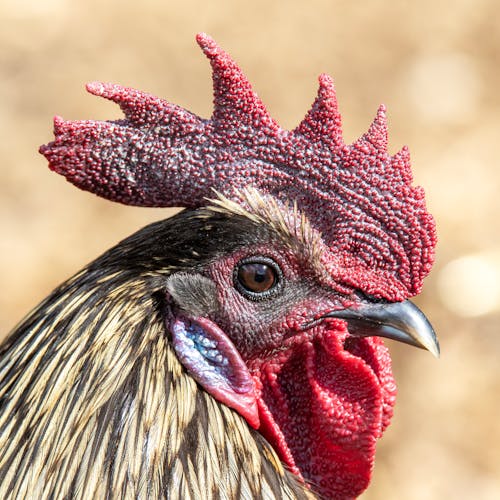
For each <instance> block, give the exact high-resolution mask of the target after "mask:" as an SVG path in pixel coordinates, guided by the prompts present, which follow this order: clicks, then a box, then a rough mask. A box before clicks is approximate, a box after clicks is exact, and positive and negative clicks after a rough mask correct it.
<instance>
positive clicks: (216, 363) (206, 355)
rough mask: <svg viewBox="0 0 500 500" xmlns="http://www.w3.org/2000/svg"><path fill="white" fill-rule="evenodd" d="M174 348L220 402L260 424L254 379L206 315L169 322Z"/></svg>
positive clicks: (179, 318)
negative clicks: (204, 316)
mask: <svg viewBox="0 0 500 500" xmlns="http://www.w3.org/2000/svg"><path fill="white" fill-rule="evenodd" d="M168 326H170V331H171V332H172V340H173V347H174V350H175V352H176V354H177V357H178V358H179V361H180V362H181V364H182V365H183V366H184V368H185V369H186V370H187V371H188V372H189V374H190V375H191V376H192V377H193V378H194V379H195V380H196V381H197V382H198V383H199V384H200V385H201V386H202V387H203V389H205V390H206V391H207V392H208V393H209V394H211V395H212V396H213V397H214V398H215V399H217V401H219V402H221V403H223V404H225V405H227V406H229V407H230V408H233V409H234V410H236V411H237V412H238V413H239V414H240V415H241V416H242V417H244V418H245V419H246V421H247V422H248V423H249V425H251V426H252V427H253V428H254V429H257V428H258V427H259V425H260V421H259V413H258V408H257V399H256V395H255V382H254V380H253V377H252V375H251V374H250V372H249V371H248V368H247V366H246V364H245V362H244V361H243V359H242V358H241V356H240V354H239V353H238V351H237V350H236V347H235V346H234V345H233V343H232V342H231V340H230V339H229V338H228V337H227V335H226V334H225V333H224V332H223V331H222V330H221V329H220V328H219V327H218V326H217V325H216V324H215V323H213V322H212V321H210V320H209V319H206V318H196V319H189V318H187V317H185V316H183V315H177V316H175V317H174V318H173V319H172V320H171V321H170V325H168Z"/></svg>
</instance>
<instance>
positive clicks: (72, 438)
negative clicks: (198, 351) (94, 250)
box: [0, 254, 309, 498]
mask: <svg viewBox="0 0 500 500" xmlns="http://www.w3.org/2000/svg"><path fill="white" fill-rule="evenodd" d="M102 262H110V255H109V254H107V255H105V256H104V257H103V259H102V260H101V261H100V264H102ZM97 268H99V272H98V273H96V269H97ZM150 287H151V277H150V276H149V275H148V272H147V271H145V272H144V274H143V275H135V278H134V279H132V278H131V275H130V274H128V273H121V274H117V273H116V269H114V267H113V266H108V267H106V266H104V267H103V266H102V265H99V266H97V265H91V266H89V268H87V269H86V270H84V271H82V272H81V273H79V274H78V275H76V276H75V277H74V278H73V279H71V280H69V281H68V282H67V283H66V284H64V285H62V286H61V287H59V288H58V289H57V290H56V291H55V292H54V293H53V294H52V295H51V296H50V297H49V298H48V299H47V300H46V301H45V302H44V303H42V304H41V305H40V306H39V308H37V309H36V310H35V311H34V312H33V313H32V314H31V315H30V316H29V317H28V318H27V319H26V320H25V321H24V322H23V323H22V324H21V325H20V326H19V327H18V329H17V330H16V331H15V332H14V333H13V334H12V336H11V337H10V339H9V340H8V342H7V343H6V344H5V345H4V347H3V350H2V356H1V360H0V401H1V402H2V412H1V414H0V446H1V449H2V450H3V456H2V458H1V460H0V477H1V478H2V481H1V485H0V496H1V497H2V498H15V497H17V498H22V497H39V496H54V497H58V498H61V497H66V496H70V497H84V498H91V497H98V498H114V497H118V496H124V495H125V496H127V495H130V496H135V497H136V496H145V497H148V498H151V497H163V496H165V497H177V496H180V497H181V498H190V497H194V498H205V497H206V498H209V497H210V496H208V497H207V496H206V495H207V492H209V495H210V494H211V495H213V497H214V498H217V497H222V498H227V497H239V496H244V495H245V494H246V493H248V494H250V496H252V497H262V496H266V494H267V496H269V497H276V498H280V497H297V498H301V497H304V498H305V497H306V496H307V495H309V493H307V492H306V490H305V489H304V487H303V486H302V485H301V484H300V483H299V482H298V481H297V480H296V478H295V477H293V475H291V474H290V473H289V472H287V471H285V470H284V469H283V467H282V466H281V463H280V461H279V459H278V458H277V456H276V454H275V452H274V451H273V450H272V448H271V447H270V446H269V445H268V444H267V443H266V442H265V440H264V439H263V438H262V437H261V436H260V435H259V434H258V433H256V432H253V431H251V430H250V429H249V428H248V426H247V425H246V422H245V421H244V420H243V419H242V418H241V417H240V416H239V415H238V414H236V413H235V412H233V411H232V410H230V409H229V408H227V407H225V406H224V405H221V404H219V403H218V402H217V401H215V400H214V399H213V398H212V397H211V396H210V395H209V394H207V393H205V392H204V391H202V390H201V389H200V388H199V387H198V385H197V384H196V383H195V381H194V380H193V379H192V378H191V377H190V376H189V375H188V374H187V373H186V372H185V370H184V369H183V367H182V366H181V365H180V363H179V361H178V360H177V357H176V356H175V353H174V352H173V349H172V347H171V346H170V343H169V339H168V337H167V334H166V331H165V328H164V323H163V321H162V315H161V312H160V311H161V303H160V300H159V298H158V296H157V295H155V294H154V293H153V294H152V293H151V289H150ZM245 492H246V493H245Z"/></svg>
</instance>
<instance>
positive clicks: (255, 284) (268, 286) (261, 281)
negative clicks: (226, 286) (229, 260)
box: [234, 257, 282, 300]
mask: <svg viewBox="0 0 500 500" xmlns="http://www.w3.org/2000/svg"><path fill="white" fill-rule="evenodd" d="M281 282H282V273H281V269H280V268H279V267H278V265H277V264H276V262H274V261H273V260H272V259H270V258H268V257H249V258H246V259H244V260H242V261H240V262H239V263H238V265H237V266H236V268H235V270H234V284H235V287H236V289H237V290H238V291H239V292H240V293H241V294H242V295H244V296H245V297H246V298H249V299H251V300H261V299H263V298H268V297H269V296H271V295H274V294H275V292H276V291H278V289H279V286H280V285H281Z"/></svg>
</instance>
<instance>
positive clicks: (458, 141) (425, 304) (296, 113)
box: [0, 0, 500, 500]
mask: <svg viewBox="0 0 500 500" xmlns="http://www.w3.org/2000/svg"><path fill="white" fill-rule="evenodd" d="M499 20H500V5H499V4H498V1H497V0H454V1H453V0H421V1H419V2H412V1H407V2H405V1H394V2H389V1H386V0H384V1H382V0H373V1H369V2H368V1H365V2H363V1H360V2H352V1H348V0H323V1H319V0H315V1H311V2H304V1H298V0H293V1H287V2H284V1H283V2H280V1H269V0H267V1H266V0H253V1H252V2H248V1H240V0H238V1H229V0H227V1H223V0H212V1H204V2H201V1H191V0H188V1H182V2H180V1H178V2H172V1H169V0H162V1H155V0H143V1H141V2H139V1H138V0H136V1H135V2H133V1H129V0H86V1H83V0H72V1H70V0H44V1H43V2H40V1H38V0H2V1H1V2H0V137H1V140H0V276H1V281H0V285H1V286H0V336H2V337H3V336H4V335H6V334H7V333H8V331H9V330H10V329H11V328H12V327H13V326H14V325H15V323H16V322H17V321H18V320H19V319H20V318H21V317H22V316H23V315H24V314H25V313H26V312H27V311H28V310H29V309H31V308H32V307H33V306H35V305H36V304H37V303H38V301H40V300H41V299H42V298H43V297H44V296H45V295H46V294H47V293H48V292H50V290H51V289H52V288H53V287H55V286H56V285H57V284H58V283H59V282H61V281H62V280H64V279H65V278H67V277H69V276H70V275H71V274H73V273H74V272H76V271H77V270H78V269H79V268H80V267H82V266H83V265H84V264H86V263H87V262H88V261H90V260H91V259H93V258H94V257H96V256H97V255H98V254H100V253H101V252H102V251H104V250H105V249H107V248H108V247H109V246H111V245H112V244H114V243H116V242H117V241H119V240H120V239H122V238H124V237H125V236H127V235H128V234H130V233H132V232H133V231H135V230H136V229H138V228H140V227H142V226H143V225H145V224H146V223H148V222H149V221H152V220H156V219H160V218H163V217H165V216H166V215H167V214H168V213H169V212H168V211H167V210H164V209H163V210H160V209H141V208H131V207H123V206H118V205H114V204H112V203H110V202H107V201H104V200H100V199H98V198H96V197H95V196H93V195H90V194H88V193H83V192H80V191H78V190H76V189H75V188H74V187H72V186H71V185H70V184H68V183H66V182H65V181H64V180H63V179H62V178H59V177H58V176H56V175H54V174H52V173H51V172H49V170H48V169H47V167H46V162H45V160H44V159H43V158H42V157H41V156H40V155H38V153H37V148H38V146H39V145H40V144H41V143H44V142H48V141H49V140H51V129H52V125H51V119H52V116H53V115H54V114H56V113H57V114H60V115H62V116H64V117H65V118H68V119H84V118H97V119H108V118H117V117H119V116H120V114H119V110H118V108H117V107H116V106H115V105H112V104H110V103H108V102H106V101H104V100H100V99H97V98H95V97H92V96H89V95H87V94H86V93H85V92H84V89H83V84H84V83H85V82H88V81H92V80H103V81H112V82H116V83H121V84H123V85H127V86H132V87H136V88H139V89H143V90H147V91H149V92H151V93H153V94H156V95H158V96H161V97H165V98H167V99H169V100H171V101H173V102H175V103H178V104H180V105H182V106H185V107H187V108H189V109H191V110H192V111H194V112H195V113H197V114H199V115H201V116H203V117H209V116H210V113H211V81H210V71H209V65H208V63H207V61H206V60H205V58H204V57H203V56H202V54H201V52H200V51H199V49H198V48H197V46H196V44H195V42H194V34H195V33H196V32H198V31H206V32H208V33H209V34H211V35H212V36H213V37H214V38H215V39H216V40H217V41H218V42H219V43H220V44H221V45H222V47H224V48H225V49H226V50H227V51H229V52H230V53H231V54H232V55H233V57H234V58H235V59H236V60H237V61H238V62H239V63H240V65H241V67H242V68H243V70H244V71H245V72H246V74H247V76H248V77H249V79H250V80H251V81H252V82H253V83H254V88H255V89H256V90H257V92H258V93H259V95H260V96H261V98H262V99H263V100H264V102H265V103H267V105H268V108H269V109H270V111H271V113H272V114H273V115H274V116H275V117H276V119H277V120H278V121H279V122H280V123H281V124H282V125H283V127H285V128H293V127H294V126H295V125H296V124H297V123H298V122H299V121H300V119H301V118H302V117H303V115H304V114H305V112H306V111H307V109H308V107H309V105H310V104H311V103H312V101H313V99H314V96H315V93H316V86H317V80H316V78H317V76H318V75H319V74H320V73H322V72H327V73H329V74H331V75H333V76H334V78H335V81H336V85H337V92H338V97H339V102H340V108H341V112H342V114H343V118H344V131H345V137H346V140H349V141H353V140H354V139H356V138H357V137H358V136H359V135H361V134H362V133H363V132H364V131H365V130H366V129H367V127H368V125H369V123H370V121H371V120H372V118H373V116H374V114H375V112H376V108H377V106H378V105H379V103H381V102H384V103H385V104H386V105H387V107H388V116H389V125H390V147H391V150H392V152H396V151H397V150H398V149H399V148H400V147H401V146H402V145H403V144H408V145H409V146H410V150H411V154H412V162H413V166H414V173H415V180H416V182H417V183H418V184H421V185H424V186H425V189H426V193H427V200H428V206H429V208H430V210H431V211H432V212H433V213H434V215H435V217H436V219H437V225H438V231H439V238H440V241H439V246H438V250H437V261H436V265H435V268H434V270H433V272H432V274H431V276H430V277H429V278H428V279H427V281H426V286H425V291H424V293H423V294H422V295H421V296H420V297H419V298H418V299H417V303H418V304H419V305H420V306H421V307H422V308H423V309H424V310H425V312H426V313H427V315H428V316H429V318H430V319H431V320H432V322H433V324H434V325H435V328H436V330H437V332H438V333H439V337H440V340H441V346H442V357H441V359H440V360H439V361H438V360H436V359H433V358H432V356H431V355H430V354H428V353H426V352H423V351H419V350H416V349H412V348H409V347H406V346H400V345H396V344H394V343H391V350H392V352H393V355H394V365H395V372H396V377H397V380H398V382H399V400H398V404H397V409H396V415H395V418H394V423H393V425H392V426H391V427H390V428H389V430H388V431H387V433H386V435H385V436H384V438H383V439H382V441H381V442H380V445H379V452H378V456H377V464H376V469H375V474H374V478H373V482H372V485H371V487H370V488H369V490H368V491H367V492H366V493H365V494H364V495H363V498H364V499H386V500H391V499H401V498H404V499H408V500H421V499H442V498H453V499H469V498H474V499H476V500H478V499H484V500H486V499H498V498H500V422H499V419H500V417H499V415H500V368H499V366H500V334H499V331H498V330H499V328H498V323H499V319H500V315H499V312H500V222H499V217H500V211H499V208H500V165H499V153H498V151H499V143H500V136H499V132H500V93H499V83H500V69H499V68H500V64H499V61H500V21H499Z"/></svg>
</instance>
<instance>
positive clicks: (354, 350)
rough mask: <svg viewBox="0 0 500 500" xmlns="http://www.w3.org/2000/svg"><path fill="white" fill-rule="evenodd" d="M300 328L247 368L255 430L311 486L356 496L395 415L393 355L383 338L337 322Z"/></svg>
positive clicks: (340, 495) (340, 496)
mask: <svg viewBox="0 0 500 500" xmlns="http://www.w3.org/2000/svg"><path fill="white" fill-rule="evenodd" d="M301 335H302V337H301V338H299V339H297V338H296V339H294V341H293V342H291V343H290V345H289V346H288V347H287V348H286V349H284V350H282V351H280V352H279V353H277V354H274V355H273V356H272V357H270V358H267V359H266V360H261V361H260V362H259V363H258V366H256V367H255V369H254V370H252V372H253V374H254V378H255V380H256V385H257V389H258V406H259V417H260V421H261V426H260V429H259V430H260V432H261V433H262V434H263V435H264V436H265V437H266V438H267V439H268V440H269V441H270V443H271V444H272V445H273V446H274V447H275V449H276V450H277V452H278V453H279V454H280V456H281V459H282V460H283V461H284V462H285V463H286V464H287V465H288V467H289V468H290V469H291V470H292V471H293V472H295V473H296V474H297V475H299V476H300V477H302V478H303V479H304V480H305V481H306V482H307V483H309V484H310V485H311V488H312V489H313V491H315V492H316V493H318V494H319V495H321V496H322V497H324V498H335V499H344V498H345V499H347V498H354V497H356V496H358V495H359V494H360V493H361V492H362V491H363V490H364V489H365V488H366V487H367V486H368V483H369V480H370V476H371V471H372V468H373V462H374V455H375V444H376V440H377V439H378V438H379V437H380V436H381V434H382V432H383V430H384V429H385V427H386V426H387V425H388V424H389V421H390V418H391V416H392V408H393V405H394V400H395V392H396V387H395V383H394V379H393V376H392V372H391V363H390V357H389V354H388V351H387V349H386V348H385V346H384V345H383V343H382V341H381V340H380V339H378V338H363V339H355V338H352V337H348V334H347V331H346V330H345V328H343V327H342V326H340V328H339V324H338V323H337V322H333V323H328V322H326V323H325V324H322V325H320V326H317V327H316V328H315V329H314V330H310V331H308V332H306V333H302V334H301Z"/></svg>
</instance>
